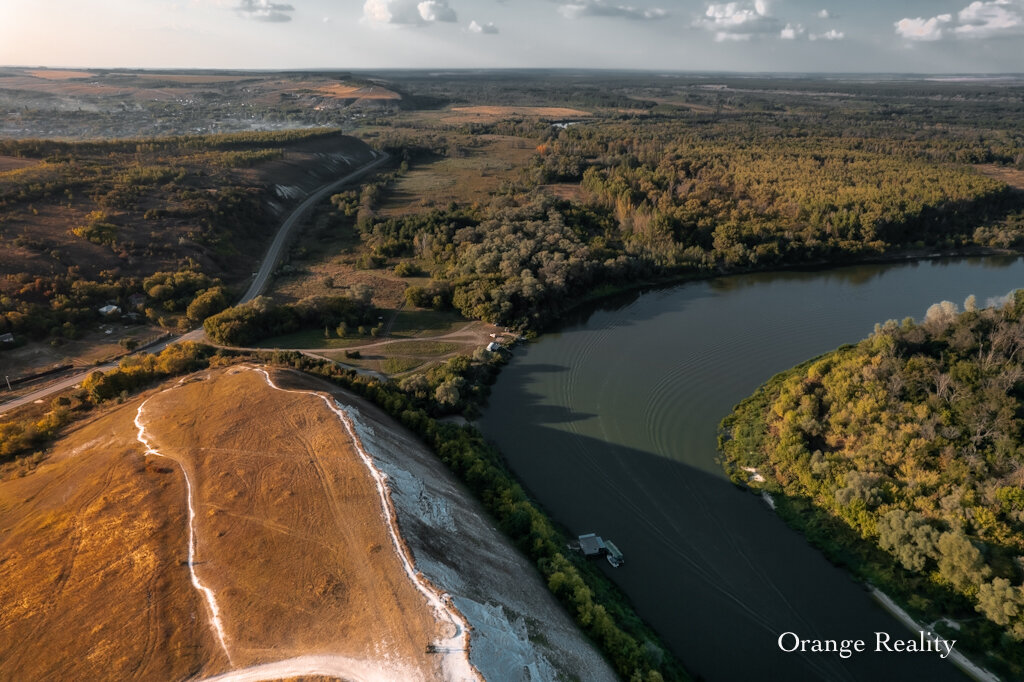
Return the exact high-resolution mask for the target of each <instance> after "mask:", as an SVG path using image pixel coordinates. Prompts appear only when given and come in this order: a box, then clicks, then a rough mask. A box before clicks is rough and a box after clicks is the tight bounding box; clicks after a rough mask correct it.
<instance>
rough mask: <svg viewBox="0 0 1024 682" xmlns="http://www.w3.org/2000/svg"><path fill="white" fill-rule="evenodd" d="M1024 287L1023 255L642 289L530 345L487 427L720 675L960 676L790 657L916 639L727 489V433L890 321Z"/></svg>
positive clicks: (673, 636) (565, 520) (869, 661)
mask: <svg viewBox="0 0 1024 682" xmlns="http://www.w3.org/2000/svg"><path fill="white" fill-rule="evenodd" d="M1017 287H1024V261H1021V260H1018V259H1012V258H1009V259H1008V258H985V259H955V260H954V259H949V260H936V261H926V262H920V263H903V264H898V265H864V266H854V267H847V268H840V269H835V270H829V271H824V272H785V273H771V274H754V275H743V276H736V277H728V278H722V279H716V280H709V281H705V282H696V283H690V284H684V285H680V286H676V287H673V288H669V289H663V290H658V291H652V292H648V293H644V294H632V295H629V296H626V297H624V298H621V299H619V300H615V301H610V302H606V303H605V304H604V305H603V307H601V308H598V309H596V310H593V311H588V312H585V313H582V314H581V315H580V316H579V317H580V319H579V320H577V321H575V322H573V321H569V322H568V323H567V325H566V327H565V328H564V329H563V330H562V331H561V332H558V333H552V334H547V335H545V336H544V337H542V338H541V340H540V341H538V342H537V343H534V344H531V345H529V346H527V347H525V348H520V349H517V350H516V353H515V357H514V359H513V360H512V362H511V364H510V365H509V366H508V367H507V368H505V370H504V371H503V372H502V375H501V378H500V379H499V381H498V383H497V385H496V386H495V387H494V390H493V393H492V396H491V400H490V406H489V407H488V409H487V411H486V413H485V415H484V417H483V418H482V419H481V421H480V427H481V428H482V430H483V431H484V433H485V434H486V435H487V437H488V438H489V439H491V440H493V441H494V442H495V443H497V444H498V446H499V447H500V448H501V449H502V451H503V453H504V454H505V456H506V457H507V459H508V461H509V464H510V466H511V467H512V469H513V470H514V471H515V473H516V475H517V476H518V477H519V479H520V480H521V481H522V482H523V483H524V484H525V486H526V487H527V489H528V490H529V491H530V492H531V494H532V495H533V496H534V497H535V498H536V499H538V500H539V502H540V503H541V504H542V505H543V506H544V507H545V508H546V509H547V510H548V512H549V513H550V514H551V515H552V516H553V517H554V518H555V519H556V520H557V521H559V522H560V523H562V524H563V525H565V526H566V527H568V528H569V529H570V530H571V531H572V532H573V533H577V534H582V533H586V532H592V531H593V532H597V533H598V534H601V535H603V536H605V537H606V538H610V539H612V540H614V541H615V543H616V544H617V545H618V546H619V548H620V549H621V550H622V551H623V552H624V553H625V555H626V559H627V564H626V566H624V567H623V568H621V569H618V570H614V569H611V568H610V567H607V566H603V565H602V567H603V568H605V569H607V570H606V572H607V573H608V574H609V575H610V576H611V577H612V578H613V579H614V580H615V581H616V582H617V583H618V584H619V585H620V586H621V587H622V589H623V590H624V591H625V592H626V594H627V595H628V596H629V597H630V599H631V600H632V601H633V603H634V605H635V607H636V609H637V611H638V612H639V613H640V615H641V616H643V617H644V618H645V619H646V620H648V622H650V623H651V624H652V625H653V626H654V627H655V628H656V629H657V630H658V631H659V632H660V633H661V634H662V636H663V637H664V638H665V640H666V641H667V642H668V643H669V645H670V646H671V647H672V648H673V649H674V650H675V651H676V652H677V653H678V655H679V656H680V657H681V658H682V659H683V661H684V662H685V664H686V665H687V667H688V668H689V669H690V670H691V671H692V672H694V673H696V674H698V675H700V676H703V677H704V678H706V679H708V680H749V679H755V678H759V679H762V680H871V681H872V682H876V681H881V680H909V679H928V680H962V679H965V678H964V677H963V676H962V675H961V674H960V672H959V671H958V670H957V669H956V668H955V667H954V666H952V665H951V664H949V663H947V662H945V661H941V660H939V659H938V657H937V656H936V655H935V654H877V653H873V652H872V653H869V652H865V653H860V654H855V655H854V656H853V657H851V658H849V659H846V660H842V659H840V658H839V657H838V656H836V655H835V654H803V655H801V654H797V653H792V654H786V653H782V652H781V651H780V650H779V649H778V646H777V638H778V636H779V635H780V634H781V633H783V632H787V631H791V632H796V633H798V634H799V635H800V636H802V637H805V638H820V639H825V638H828V639H844V638H852V639H858V638H859V639H864V640H866V641H867V642H868V648H869V650H870V649H872V648H873V646H874V641H875V635H874V633H875V632H876V631H884V632H889V633H891V634H892V636H893V637H894V638H897V637H908V636H910V633H908V632H907V631H906V629H905V628H904V627H903V626H902V625H900V624H899V622H898V621H896V619H895V618H893V617H891V616H889V615H888V614H887V613H886V612H885V611H883V610H882V609H881V607H879V606H878V605H877V604H876V603H875V602H874V600H873V599H872V598H871V597H870V595H868V594H867V592H866V591H865V590H864V588H863V586H861V585H860V584H858V583H856V582H855V581H853V580H852V579H851V578H850V577H849V576H848V574H846V573H845V572H843V571H841V570H839V569H837V568H835V567H833V566H832V565H831V564H829V563H828V562H827V561H826V560H825V559H824V558H823V557H822V556H821V554H820V553H819V552H818V551H817V550H815V549H813V548H812V547H810V546H809V545H808V544H807V543H806V541H805V540H804V539H803V538H802V536H800V535H799V534H797V533H796V532H794V531H792V530H790V529H789V528H788V527H787V526H785V524H784V523H783V522H782V521H780V520H779V519H778V518H777V517H776V516H775V515H774V514H773V513H772V512H771V511H770V510H769V509H768V507H767V506H766V505H765V503H764V502H762V501H761V500H760V499H759V498H757V497H756V496H754V495H751V494H749V493H744V492H742V491H740V490H738V489H737V488H735V487H734V486H733V485H732V484H731V483H729V482H728V480H727V479H726V477H725V476H724V474H723V473H722V470H721V468H720V466H719V465H718V464H717V462H716V461H715V459H716V456H717V450H716V434H717V425H718V423H719V422H720V421H721V419H722V418H723V417H724V416H725V415H726V414H728V413H729V411H730V409H731V408H732V406H733V405H734V404H735V403H737V402H739V401H740V400H741V399H743V398H744V397H746V396H747V395H749V394H750V393H752V392H753V391H754V389H756V388H757V387H758V386H759V385H760V384H761V383H763V382H764V381H765V380H766V379H768V378H769V377H770V376H772V375H773V374H775V373H777V372H779V371H782V370H784V369H787V368H789V367H791V366H793V365H795V364H797V363H799V362H802V361H803V360H806V359H808V358H810V357H812V356H815V355H818V354H820V353H823V352H825V351H828V350H830V349H833V348H835V347H837V346H839V345H841V344H843V343H852V342H856V341H858V340H859V339H861V338H863V337H865V336H866V335H867V334H869V333H870V332H871V330H872V328H873V326H874V323H875V322H884V321H885V320H886V319H890V318H893V319H902V318H904V317H907V316H913V317H915V318H917V319H920V318H921V317H923V315H924V312H925V310H926V309H927V307H928V306H929V305H930V304H932V303H935V302H937V301H941V300H944V299H945V300H951V301H955V302H957V303H962V302H963V300H964V299H965V298H966V297H967V296H968V295H970V294H975V295H976V296H977V298H978V301H979V304H982V303H984V302H985V301H986V299H988V298H990V297H997V296H1001V295H1003V294H1006V293H1007V292H1009V291H1011V290H1012V289H1015V288H1017Z"/></svg>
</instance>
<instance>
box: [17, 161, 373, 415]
mask: <svg viewBox="0 0 1024 682" xmlns="http://www.w3.org/2000/svg"><path fill="white" fill-rule="evenodd" d="M373 156H374V159H373V160H372V161H370V162H369V163H367V164H366V165H365V166H362V167H361V168H359V169H357V170H354V171H352V172H351V173H349V174H348V175H346V176H344V177H342V178H339V179H338V180H335V181H334V182H331V183H328V184H326V185H324V186H323V187H321V188H319V189H318V190H316V191H315V192H313V193H312V194H310V195H309V196H307V197H306V198H305V199H303V201H302V203H301V204H299V205H298V206H296V207H295V209H294V210H293V211H292V212H291V213H289V214H288V217H287V218H285V219H284V222H283V223H281V227H279V228H278V229H277V234H275V235H274V241H272V242H271V243H270V247H269V248H268V249H267V253H266V255H265V256H264V257H263V261H262V262H261V263H260V267H259V270H258V271H257V272H256V276H255V277H253V280H252V283H251V284H250V285H249V288H248V289H247V290H246V292H245V294H244V295H243V296H242V298H241V300H240V301H239V303H247V302H249V301H251V300H252V299H254V298H256V297H257V296H259V295H260V294H262V293H263V290H264V289H265V288H266V287H267V284H269V283H270V277H271V275H273V273H274V269H275V268H276V267H277V263H278V262H279V261H280V260H281V254H282V253H283V251H284V247H285V245H286V244H287V243H288V239H289V238H290V237H291V233H292V231H293V229H294V228H295V226H296V225H298V224H299V223H300V222H301V221H302V219H303V218H304V217H305V216H306V214H307V213H308V212H309V211H310V209H312V208H313V206H315V205H316V204H317V203H319V202H320V201H321V200H322V199H323V198H324V197H326V196H328V195H329V194H333V193H334V192H337V191H338V190H339V189H341V188H342V187H344V186H345V185H348V184H349V183H351V182H354V181H356V180H358V179H359V178H361V177H362V176H364V175H366V174H367V173H369V172H370V171H372V170H374V169H375V168H377V167H378V166H380V165H381V164H383V163H386V162H387V160H388V159H389V158H390V157H389V155H388V154H387V153H385V152H373ZM204 338H206V334H205V333H204V332H203V328H202V327H200V328H198V329H193V330H192V331H190V332H188V333H187V334H183V335H181V336H171V337H169V338H166V339H163V340H161V341H156V342H154V343H152V344H149V345H148V346H143V347H142V348H139V349H138V350H137V351H135V352H136V353H141V352H146V353H159V352H160V351H162V350H163V349H164V348H166V347H167V346H169V345H171V344H172V343H181V342H183V341H202V340H203V339H204ZM120 361H121V358H118V359H117V360H115V361H113V362H108V363H106V364H103V365H97V366H96V367H91V368H90V369H89V370H88V371H86V372H81V373H78V374H74V375H72V376H69V377H65V378H63V379H59V380H57V381H55V382H53V383H51V384H47V385H46V386H44V387H43V388H40V389H39V390H37V391H33V392H32V393H29V394H28V395H24V396H22V397H20V398H15V399H14V400H11V401H9V402H5V403H3V404H0V414H4V413H5V412H8V411H10V410H13V409H15V408H16V407H21V406H22V405H27V404H29V403H32V402H35V401H36V400H42V399H44V398H46V396H49V395H52V394H54V393H58V392H60V391H63V390H66V389H68V388H71V387H72V386H74V385H75V384H80V383H82V382H83V381H85V379H86V377H88V376H89V375H90V374H92V373H93V372H95V371H97V370H98V371H101V372H106V371H109V370H111V369H114V368H115V367H117V365H118V363H119V362H120Z"/></svg>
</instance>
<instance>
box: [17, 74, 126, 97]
mask: <svg viewBox="0 0 1024 682" xmlns="http://www.w3.org/2000/svg"><path fill="white" fill-rule="evenodd" d="M0 88H3V89H5V90H27V91H29V92H45V93H49V94H52V95H124V94H128V93H129V92H130V89H129V88H123V87H120V86H116V85H105V84H102V83H93V82H88V83H77V82H71V81H48V80H44V79H40V78H33V77H32V76H0Z"/></svg>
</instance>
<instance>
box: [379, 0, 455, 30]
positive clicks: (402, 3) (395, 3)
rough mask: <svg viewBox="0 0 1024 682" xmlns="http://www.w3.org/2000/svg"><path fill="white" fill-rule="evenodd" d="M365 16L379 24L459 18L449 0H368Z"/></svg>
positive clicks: (429, 22) (416, 22) (449, 20)
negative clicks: (417, 0) (418, 0)
mask: <svg viewBox="0 0 1024 682" xmlns="http://www.w3.org/2000/svg"><path fill="white" fill-rule="evenodd" d="M363 16H364V17H365V18H366V19H368V20H369V21H372V22H375V23H378V24H431V23H434V22H436V21H446V22H451V21H456V19H457V17H456V15H455V10H454V9H452V8H451V7H449V5H448V0H423V1H422V2H416V0H366V2H365V3H364V4H363Z"/></svg>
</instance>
